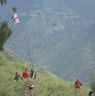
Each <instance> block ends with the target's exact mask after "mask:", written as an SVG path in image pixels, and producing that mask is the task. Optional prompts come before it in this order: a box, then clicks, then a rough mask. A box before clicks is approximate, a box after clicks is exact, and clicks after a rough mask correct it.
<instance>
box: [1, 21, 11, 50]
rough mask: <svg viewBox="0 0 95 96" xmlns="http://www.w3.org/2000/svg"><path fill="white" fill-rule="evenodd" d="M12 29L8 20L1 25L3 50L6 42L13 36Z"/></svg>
mask: <svg viewBox="0 0 95 96" xmlns="http://www.w3.org/2000/svg"><path fill="white" fill-rule="evenodd" d="M11 34H12V31H11V30H10V28H9V26H8V23H7V22H6V21H4V22H1V25H0V50H1V51H3V49H4V48H3V47H4V43H5V42H6V41H7V39H8V38H9V37H10V36H11Z"/></svg>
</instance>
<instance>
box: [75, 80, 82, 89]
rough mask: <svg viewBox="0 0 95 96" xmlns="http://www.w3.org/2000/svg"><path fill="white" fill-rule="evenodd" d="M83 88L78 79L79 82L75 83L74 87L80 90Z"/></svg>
mask: <svg viewBox="0 0 95 96" xmlns="http://www.w3.org/2000/svg"><path fill="white" fill-rule="evenodd" d="M81 86H82V83H81V82H80V80H79V79H77V80H76V81H75V83H74V87H75V89H80V88H81Z"/></svg>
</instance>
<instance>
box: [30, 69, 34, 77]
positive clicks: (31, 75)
mask: <svg viewBox="0 0 95 96" xmlns="http://www.w3.org/2000/svg"><path fill="white" fill-rule="evenodd" d="M33 75H34V71H33V70H31V72H30V78H33Z"/></svg>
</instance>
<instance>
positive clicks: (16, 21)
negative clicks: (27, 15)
mask: <svg viewBox="0 0 95 96" xmlns="http://www.w3.org/2000/svg"><path fill="white" fill-rule="evenodd" d="M12 19H13V21H14V22H15V23H16V24H17V23H20V20H19V17H18V15H17V13H15V14H14V16H12Z"/></svg>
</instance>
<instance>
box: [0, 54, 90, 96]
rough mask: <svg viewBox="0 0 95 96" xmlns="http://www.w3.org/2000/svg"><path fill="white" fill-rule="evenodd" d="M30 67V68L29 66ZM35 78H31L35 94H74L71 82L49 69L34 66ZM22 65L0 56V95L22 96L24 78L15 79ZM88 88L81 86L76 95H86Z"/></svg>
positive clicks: (63, 95) (64, 95) (42, 95)
mask: <svg viewBox="0 0 95 96" xmlns="http://www.w3.org/2000/svg"><path fill="white" fill-rule="evenodd" d="M30 69H31V68H30ZM34 69H35V71H36V72H37V79H35V80H32V83H33V84H34V86H35V91H36V96H75V90H74V88H73V83H71V82H67V81H63V80H61V79H59V78H58V77H57V76H55V75H54V74H52V73H50V72H49V71H47V70H45V69H43V68H41V67H39V66H35V67H34ZM23 70H24V66H21V64H20V62H13V61H9V60H7V59H5V58H4V57H3V56H0V96H22V93H23V89H24V84H25V82H26V80H20V81H18V82H17V81H15V80H14V76H15V72H19V73H20V74H22V72H23ZM88 91H89V89H88V88H87V87H86V86H83V87H82V89H81V90H80V92H77V94H76V96H87V94H88Z"/></svg>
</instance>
